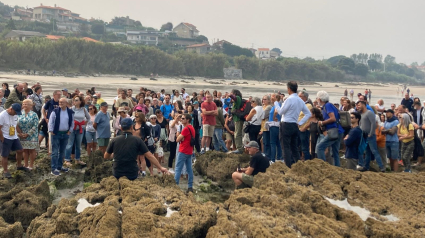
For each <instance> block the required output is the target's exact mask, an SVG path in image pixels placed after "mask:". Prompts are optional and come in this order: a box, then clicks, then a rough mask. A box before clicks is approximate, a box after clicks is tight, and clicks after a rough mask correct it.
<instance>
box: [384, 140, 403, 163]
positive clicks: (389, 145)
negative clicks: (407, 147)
mask: <svg viewBox="0 0 425 238" xmlns="http://www.w3.org/2000/svg"><path fill="white" fill-rule="evenodd" d="M399 146H400V145H399V143H398V142H395V141H387V142H385V148H386V149H387V158H388V159H398V158H399V151H400V148H399Z"/></svg>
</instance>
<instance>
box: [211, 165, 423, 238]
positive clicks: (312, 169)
mask: <svg viewBox="0 0 425 238" xmlns="http://www.w3.org/2000/svg"><path fill="white" fill-rule="evenodd" d="M424 183H425V174H421V173H420V174H407V173H406V174H399V173H397V174H396V173H393V174H382V173H372V172H365V173H360V172H357V171H351V170H346V169H342V168H337V167H335V166H331V165H329V164H328V163H325V162H323V161H321V160H312V161H307V162H298V163H296V164H295V165H293V166H292V169H288V168H287V167H286V166H285V165H284V164H283V163H275V164H273V165H271V166H270V167H269V169H268V170H267V172H266V173H259V174H258V175H256V176H255V179H254V186H253V188H251V189H242V190H236V191H235V192H234V193H233V194H232V195H231V196H230V198H229V199H228V200H227V201H226V202H225V203H224V208H225V209H222V210H220V211H219V213H218V218H217V225H215V226H213V227H211V228H210V229H209V231H208V234H207V237H219V236H227V237H240V236H242V237H243V236H246V237H301V236H306V237H421V236H423V234H425V233H424V232H425V229H424V228H425V224H424V223H425V219H424V218H425V213H424V210H425V207H424V206H423V205H421V204H424V203H425V197H424V196H423V194H425V187H424V186H423V184H424ZM326 197H329V198H334V199H337V200H342V199H344V198H348V201H349V204H350V205H353V206H361V207H363V208H365V209H367V210H369V211H370V212H371V215H370V216H368V217H367V218H366V220H365V221H363V220H362V219H361V218H360V216H359V215H358V214H356V213H355V212H353V211H349V210H346V209H344V208H342V207H339V206H336V205H333V204H331V203H330V202H329V201H328V200H327V199H326ZM389 214H391V215H394V216H396V217H397V218H398V219H399V220H398V221H388V220H387V218H386V217H385V215H389Z"/></svg>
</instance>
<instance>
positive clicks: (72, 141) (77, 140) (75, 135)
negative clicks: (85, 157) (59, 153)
mask: <svg viewBox="0 0 425 238" xmlns="http://www.w3.org/2000/svg"><path fill="white" fill-rule="evenodd" d="M83 136H84V134H83V133H81V134H80V131H79V130H75V131H73V132H72V133H71V134H69V140H68V144H67V145H66V151H65V160H66V161H68V162H69V161H71V152H72V147H73V146H75V159H76V160H80V157H81V141H82V140H83Z"/></svg>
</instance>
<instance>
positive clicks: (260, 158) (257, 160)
mask: <svg viewBox="0 0 425 238" xmlns="http://www.w3.org/2000/svg"><path fill="white" fill-rule="evenodd" d="M245 148H246V149H247V150H248V153H249V155H251V161H250V162H249V166H248V167H247V168H244V169H239V168H238V170H237V171H236V172H234V173H233V174H232V179H233V181H234V182H235V185H236V188H237V189H238V188H239V189H240V188H243V187H246V186H247V187H252V185H253V184H254V176H255V175H257V174H258V173H260V172H261V173H265V172H266V169H267V168H268V167H269V165H270V162H269V159H268V158H267V157H265V156H264V155H263V154H262V153H261V151H260V146H259V145H258V143H257V142H256V141H250V142H249V143H248V144H247V145H246V146H245Z"/></svg>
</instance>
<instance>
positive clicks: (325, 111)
mask: <svg viewBox="0 0 425 238" xmlns="http://www.w3.org/2000/svg"><path fill="white" fill-rule="evenodd" d="M317 102H318V104H319V105H320V106H321V107H322V115H323V121H319V122H318V125H319V126H325V128H326V135H325V137H324V138H323V139H322V140H321V141H320V143H318V144H317V156H318V157H319V159H321V160H323V161H326V156H325V150H326V148H328V147H330V148H331V149H332V150H331V151H332V157H333V164H334V165H335V166H337V167H340V166H341V164H340V161H339V154H338V153H339V147H340V145H341V143H340V142H341V139H342V136H343V134H344V129H342V127H341V125H340V123H339V118H340V117H339V111H338V109H337V108H336V107H335V106H334V105H333V104H332V103H329V94H328V93H327V92H325V91H319V92H317Z"/></svg>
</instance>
